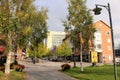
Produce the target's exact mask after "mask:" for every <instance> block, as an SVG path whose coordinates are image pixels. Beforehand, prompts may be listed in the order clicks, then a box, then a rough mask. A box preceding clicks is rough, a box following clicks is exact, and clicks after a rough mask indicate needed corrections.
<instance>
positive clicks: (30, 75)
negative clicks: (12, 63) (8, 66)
mask: <svg viewBox="0 0 120 80" xmlns="http://www.w3.org/2000/svg"><path fill="white" fill-rule="evenodd" d="M22 64H24V65H25V72H26V79H25V80H76V79H74V78H72V77H69V76H68V75H66V74H64V73H61V72H59V71H58V70H59V69H61V67H60V66H61V64H63V63H59V62H50V61H40V63H37V64H33V63H32V62H31V60H30V59H29V60H25V61H22Z"/></svg>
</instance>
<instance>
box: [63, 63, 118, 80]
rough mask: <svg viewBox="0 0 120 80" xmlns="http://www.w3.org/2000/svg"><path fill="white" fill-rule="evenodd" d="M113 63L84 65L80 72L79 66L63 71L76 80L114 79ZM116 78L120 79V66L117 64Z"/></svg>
mask: <svg viewBox="0 0 120 80" xmlns="http://www.w3.org/2000/svg"><path fill="white" fill-rule="evenodd" d="M113 69H114V68H113V65H104V66H96V67H85V68H84V71H83V72H81V71H80V68H71V69H70V70H66V71H63V72H64V73H66V74H68V75H70V76H72V77H75V78H77V79H78V80H114V70H113ZM117 72H118V80H120V66H117Z"/></svg>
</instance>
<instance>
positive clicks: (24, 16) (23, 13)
mask: <svg viewBox="0 0 120 80" xmlns="http://www.w3.org/2000/svg"><path fill="white" fill-rule="evenodd" d="M17 15H18V16H19V18H20V19H21V21H25V20H26V19H27V18H28V16H29V15H28V13H25V12H23V11H19V12H18V13H17Z"/></svg>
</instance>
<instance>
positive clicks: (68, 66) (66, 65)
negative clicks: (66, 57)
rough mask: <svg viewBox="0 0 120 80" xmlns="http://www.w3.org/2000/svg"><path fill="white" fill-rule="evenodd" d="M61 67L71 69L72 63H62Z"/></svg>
mask: <svg viewBox="0 0 120 80" xmlns="http://www.w3.org/2000/svg"><path fill="white" fill-rule="evenodd" d="M61 67H62V70H63V71H65V70H68V69H70V68H71V65H69V64H62V65H61Z"/></svg>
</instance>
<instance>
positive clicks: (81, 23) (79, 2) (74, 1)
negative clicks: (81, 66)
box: [64, 0, 95, 51]
mask: <svg viewBox="0 0 120 80" xmlns="http://www.w3.org/2000/svg"><path fill="white" fill-rule="evenodd" d="M85 3H86V0H84V1H83V0H68V5H69V6H68V12H69V15H68V16H67V18H68V23H67V22H66V23H67V25H66V26H65V30H66V31H67V32H68V31H69V37H70V41H71V42H72V44H73V45H74V47H75V48H78V49H80V44H82V45H83V50H84V51H89V48H90V44H89V42H90V41H92V40H93V38H94V32H95V28H94V27H93V26H92V24H93V19H92V16H91V14H90V10H88V9H87V7H86V5H85ZM66 23H65V22H64V25H65V24H66ZM67 27H70V28H67ZM71 27H73V28H71ZM79 33H82V40H83V41H84V42H81V40H80V35H79ZM91 46H93V44H92V45H91Z"/></svg>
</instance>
